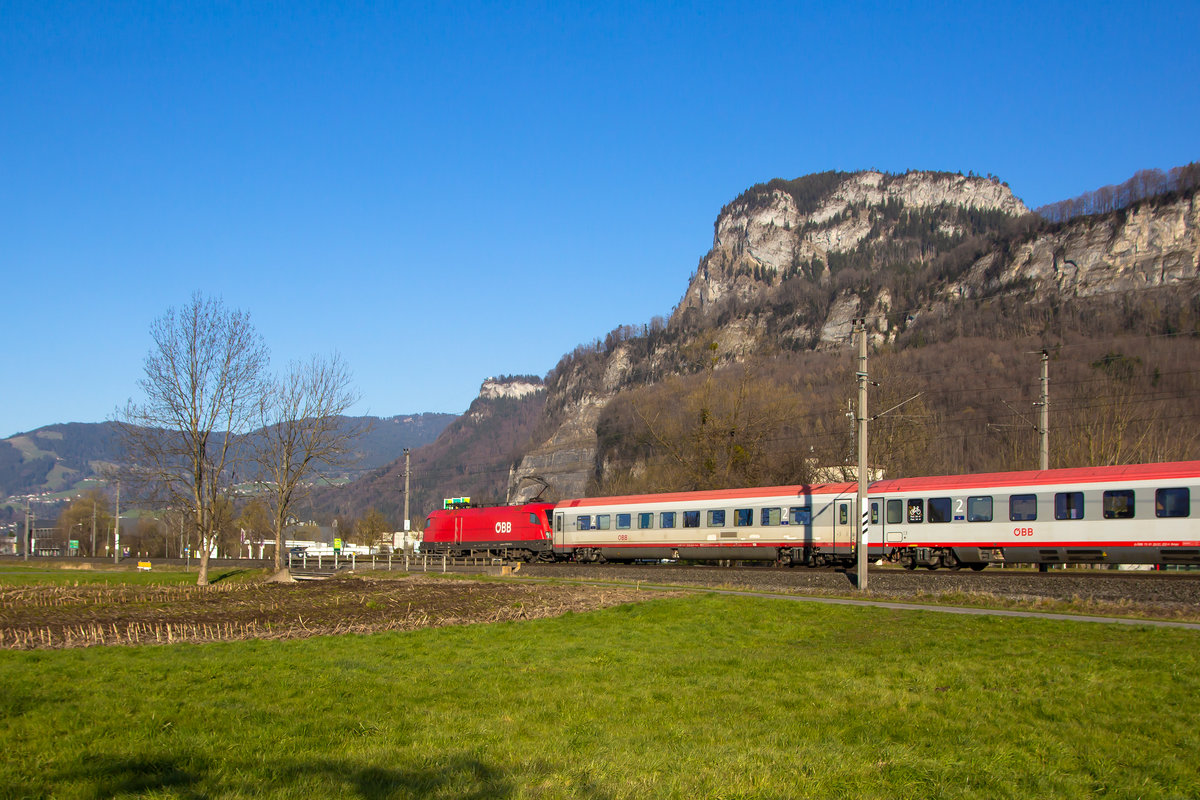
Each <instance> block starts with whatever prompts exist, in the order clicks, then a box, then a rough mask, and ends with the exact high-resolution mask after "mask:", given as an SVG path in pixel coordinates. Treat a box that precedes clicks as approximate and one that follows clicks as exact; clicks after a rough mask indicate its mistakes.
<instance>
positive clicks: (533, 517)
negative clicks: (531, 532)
mask: <svg viewBox="0 0 1200 800" xmlns="http://www.w3.org/2000/svg"><path fill="white" fill-rule="evenodd" d="M529 524H530V525H534V526H537V525H540V524H541V523H539V522H538V515H537V514H530V515H529Z"/></svg>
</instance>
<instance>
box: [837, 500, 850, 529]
mask: <svg viewBox="0 0 1200 800" xmlns="http://www.w3.org/2000/svg"><path fill="white" fill-rule="evenodd" d="M838 524H839V525H849V524H850V504H849V503H840V504H839V505H838Z"/></svg>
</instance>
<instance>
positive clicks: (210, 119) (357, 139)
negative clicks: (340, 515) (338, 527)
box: [0, 0, 1200, 436]
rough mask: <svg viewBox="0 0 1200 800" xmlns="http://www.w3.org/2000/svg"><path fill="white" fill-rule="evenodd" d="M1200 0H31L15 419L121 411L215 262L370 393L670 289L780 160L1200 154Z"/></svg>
mask: <svg viewBox="0 0 1200 800" xmlns="http://www.w3.org/2000/svg"><path fill="white" fill-rule="evenodd" d="M1198 33H1200V4H1198V3H1195V2H1186V3H1184V2H1180V3H1165V2H1164V3H1154V2H1150V3H1146V4H1137V5H1135V4H1127V3H1122V4H1104V3H1094V2H1093V3H1036V4H1034V3H1031V4H996V3H989V4H961V3H946V4H911V3H888V4H864V3H846V4H808V3H803V2H795V1H794V0H793V1H792V2H782V3H773V2H755V3H751V4H744V5H740V4H732V3H728V4H711V5H710V4H703V3H699V4H686V3H654V4H622V3H604V4H595V5H586V4H576V3H548V4H525V3H508V4H491V3H487V4H475V3H459V4H450V3H428V4H418V3H399V4H382V6H381V5H377V4H369V5H357V4H350V3H339V4H336V5H333V4H331V5H307V4H302V3H284V4H255V5H249V4H238V3H222V4H219V5H206V4H201V3H191V2H187V3H171V4H166V3H163V4H137V3H122V4H104V5H100V4H89V3H75V4H66V3H55V2H8V0H0V117H2V118H0V286H3V296H4V299H5V301H6V303H5V305H6V311H7V313H6V314H5V315H4V316H5V322H4V330H5V334H4V362H5V363H4V380H3V391H2V394H0V397H2V399H0V436H8V435H11V434H13V433H17V432H19V431H26V430H31V429H34V428H37V427H40V426H42V425H48V424H52V423H56V422H97V421H102V420H104V419H107V418H111V416H112V414H113V412H114V410H115V409H116V408H117V407H118V406H120V405H122V404H123V403H124V402H125V401H126V400H127V399H129V398H131V397H136V390H137V386H136V381H137V379H138V378H139V377H140V375H141V372H142V364H143V361H144V358H145V356H146V353H147V351H148V349H149V346H150V339H149V335H148V330H149V326H150V324H151V322H152V321H153V320H154V319H155V318H156V317H158V316H160V315H161V314H162V313H163V312H164V311H165V310H166V309H168V308H169V307H172V306H180V305H182V304H184V303H186V302H187V300H188V299H189V297H190V296H191V294H192V293H193V292H195V291H200V292H202V293H204V294H206V295H212V296H219V297H221V298H223V300H224V301H225V303H226V304H227V305H229V306H231V307H234V308H239V309H243V310H246V311H249V312H250V314H251V315H252V318H253V320H254V322H255V324H256V326H257V328H258V330H259V331H260V332H261V333H262V334H263V336H264V338H265V339H266V341H267V344H268V345H269V346H270V348H271V350H272V353H273V357H274V363H275V364H276V365H277V366H283V365H285V364H286V363H287V362H288V361H289V360H292V359H297V358H304V357H307V356H308V355H310V354H312V353H326V352H330V351H333V350H336V351H338V352H339V353H341V355H342V356H343V357H344V358H345V359H346V360H347V361H348V362H349V364H350V365H351V367H352V369H353V370H354V374H355V379H356V383H357V386H358V388H359V390H360V392H361V394H362V396H363V401H362V402H361V403H360V405H359V406H358V407H357V408H356V409H355V411H357V412H358V413H370V414H377V415H391V414H399V413H414V412H420V411H451V412H460V411H463V410H465V408H466V407H467V405H468V404H469V403H470V402H471V400H472V399H473V398H474V396H475V394H476V393H477V391H478V388H479V384H480V382H481V381H482V380H483V379H484V378H485V377H487V376H489V375H497V374H505V373H508V374H524V373H533V374H538V375H544V374H545V373H546V372H547V371H549V370H550V369H551V368H552V367H553V366H554V365H555V363H557V361H558V359H559V358H560V357H561V356H562V355H563V354H564V353H567V352H569V351H571V350H572V349H574V348H575V346H576V345H578V344H581V343H584V342H588V341H591V340H593V339H595V338H597V337H603V336H604V334H605V333H606V332H608V331H609V330H611V329H613V328H614V327H616V326H618V325H621V324H641V323H644V322H648V321H649V320H650V318H651V317H653V316H654V315H657V314H661V315H667V314H669V313H670V311H671V309H672V307H673V306H674V304H675V303H677V302H678V300H679V299H680V297H681V296H682V294H683V291H684V289H685V287H686V283H687V280H688V277H689V275H690V274H691V272H692V270H693V269H694V268H695V266H696V263H697V262H698V260H699V259H700V258H701V257H702V256H703V255H704V253H705V252H706V251H707V250H708V248H709V247H710V246H711V244H712V225H713V221H714V219H715V217H716V215H717V213H718V211H719V210H720V208H721V206H722V205H723V204H725V203H726V202H728V201H729V200H731V199H733V198H734V197H735V196H736V195H737V194H739V193H740V192H741V191H743V190H744V189H746V188H747V187H749V186H750V185H752V184H754V183H758V182H763V181H767V180H770V179H771V178H775V177H782V178H795V177H797V176H800V175H805V174H808V173H811V172H818V171H822V170H827V169H842V170H854V169H864V168H877V169H883V170H888V171H903V170H906V169H909V168H916V169H936V170H950V171H956V170H960V171H962V172H964V173H965V172H967V171H968V170H973V171H975V172H976V173H979V174H988V173H992V174H996V175H998V176H1000V177H1001V178H1002V179H1003V180H1005V181H1007V182H1008V183H1009V184H1010V186H1011V187H1012V189H1013V191H1014V192H1015V193H1016V194H1017V195H1018V196H1019V197H1021V198H1022V199H1023V200H1024V201H1025V202H1026V203H1027V204H1028V205H1030V206H1031V207H1033V206H1038V205H1041V204H1044V203H1047V202H1051V201H1054V200H1059V199H1063V198H1066V197H1071V196H1074V195H1077V194H1079V193H1081V192H1083V191H1086V190H1090V189H1094V188H1096V187H1098V186H1102V185H1104V184H1109V183H1116V182H1120V181H1122V180H1124V179H1126V178H1127V177H1129V176H1130V175H1131V174H1132V173H1133V172H1135V171H1136V170H1138V169H1142V168H1147V167H1161V168H1168V167H1171V166H1175V165H1178V164H1184V163H1187V162H1189V161H1194V160H1197V159H1200V147H1198V146H1197V145H1198V143H1200V135H1198V133H1197V130H1198V128H1200V126H1198V125H1197V122H1198V116H1200V55H1198V53H1200V48H1198V47H1197V46H1196V41H1197V34H1198Z"/></svg>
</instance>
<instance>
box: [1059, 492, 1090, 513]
mask: <svg viewBox="0 0 1200 800" xmlns="http://www.w3.org/2000/svg"><path fill="white" fill-rule="evenodd" d="M1054 518H1055V519H1083V492H1057V493H1055V495H1054Z"/></svg>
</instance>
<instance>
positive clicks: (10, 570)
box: [0, 559, 268, 586]
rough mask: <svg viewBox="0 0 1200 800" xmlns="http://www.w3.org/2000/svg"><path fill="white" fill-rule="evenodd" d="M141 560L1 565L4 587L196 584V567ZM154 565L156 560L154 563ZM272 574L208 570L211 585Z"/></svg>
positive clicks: (0, 577)
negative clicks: (143, 566)
mask: <svg viewBox="0 0 1200 800" xmlns="http://www.w3.org/2000/svg"><path fill="white" fill-rule="evenodd" d="M137 561H138V559H126V560H125V561H123V562H121V564H120V565H119V566H118V565H112V566H104V567H96V568H93V569H66V568H64V567H62V566H61V565H59V564H58V563H53V564H50V565H48V566H43V565H38V564H34V565H31V566H25V565H24V564H18V563H8V564H3V565H0V586H31V585H45V586H72V585H75V584H96V583H102V584H111V585H117V584H132V585H137V586H145V585H165V586H170V585H176V584H194V583H195V582H196V566H195V565H192V567H191V569H190V570H188V571H187V572H184V570H183V568H181V567H170V566H162V565H159V564H155V565H154V567H153V568H152V569H150V570H149V571H141V570H138V569H137ZM152 563H153V561H152ZM267 574H268V572H267V571H266V570H261V569H242V568H239V567H221V568H219V569H210V570H209V571H208V580H209V582H210V583H217V582H219V581H235V580H254V579H261V578H263V577H264V576H266V575H267Z"/></svg>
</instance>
